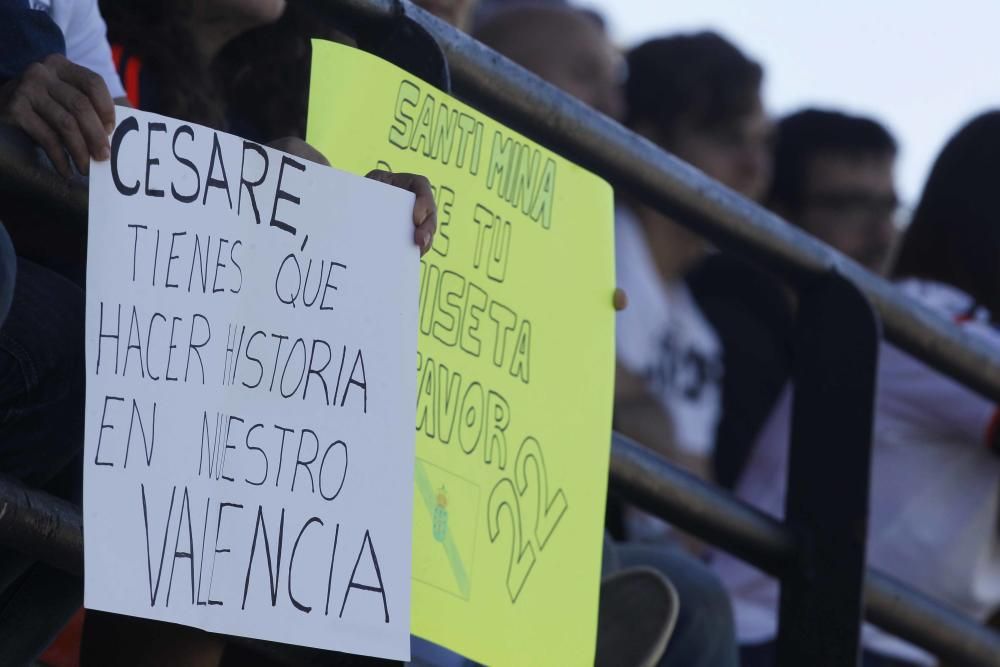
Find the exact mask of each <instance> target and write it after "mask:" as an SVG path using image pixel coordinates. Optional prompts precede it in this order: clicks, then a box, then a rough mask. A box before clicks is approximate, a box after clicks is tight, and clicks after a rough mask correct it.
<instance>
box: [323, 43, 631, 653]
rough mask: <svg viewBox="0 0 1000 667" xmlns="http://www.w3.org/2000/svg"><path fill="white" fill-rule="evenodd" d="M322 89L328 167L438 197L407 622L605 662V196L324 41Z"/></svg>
mask: <svg viewBox="0 0 1000 667" xmlns="http://www.w3.org/2000/svg"><path fill="white" fill-rule="evenodd" d="M311 86H312V87H311V96H310V104H309V132H308V140H309V142H310V143H312V144H313V145H314V146H316V147H317V148H319V150H321V151H322V152H323V153H324V154H325V155H326V156H327V158H328V159H329V160H330V161H331V162H332V163H333V166H335V167H339V168H341V169H345V170H347V171H352V172H355V173H359V174H362V173H366V172H367V171H369V170H371V169H374V168H383V169H389V170H392V171H397V172H413V173H419V174H423V175H425V176H427V177H428V178H429V179H430V181H431V183H432V184H433V186H434V190H435V197H436V201H437V204H438V232H437V236H436V238H435V241H434V246H433V248H432V249H431V251H430V252H429V253H427V255H425V257H424V259H423V261H422V263H421V289H420V323H419V326H420V336H419V342H418V361H417V364H418V369H417V370H418V387H419V391H418V398H417V446H416V447H417V448H416V452H417V461H416V466H415V482H416V483H415V485H414V489H415V491H414V499H413V504H414V516H413V591H412V630H413V633H414V634H416V635H418V636H421V637H424V638H426V639H429V640H430V641H433V642H436V643H438V644H442V645H444V646H447V647H448V648H451V649H452V650H455V651H458V652H459V653H462V654H463V655H465V656H467V657H469V658H472V659H474V660H476V661H479V662H484V663H487V664H491V665H528V664H549V665H554V664H558V665H578V664H579V665H582V664H593V658H594V642H595V636H596V626H597V603H598V588H599V579H600V560H601V540H602V537H603V524H604V505H605V496H606V491H607V479H608V448H609V442H610V431H611V404H612V389H613V377H614V310H613V306H612V294H613V291H614V259H613V257H614V251H613V222H612V220H613V204H612V192H611V188H610V187H609V186H608V184H607V183H605V182H604V181H602V180H600V179H599V178H597V177H596V176H594V175H593V174H591V173H589V172H587V171H585V170H583V169H581V168H580V167H578V166H576V165H574V164H572V163H570V162H568V161H567V160H564V159H562V158H560V157H559V156H558V155H556V154H554V153H552V152H550V151H547V150H545V149H543V148H541V147H540V146H538V145H537V144H535V143H533V142H531V141H529V140H527V139H526V138H524V137H523V136H521V135H520V134H518V133H516V132H513V131H512V130H509V129H508V128H506V127H504V126H503V125H501V124H499V123H497V122H495V121H493V120H492V119H490V118H489V117H488V116H486V115H484V114H482V113H479V112H477V111H475V110H474V109H472V108H471V107H469V106H467V105H465V104H462V103H460V102H458V101H456V100H455V99H453V98H452V97H450V96H448V95H446V94H444V93H443V92H441V91H440V90H438V89H436V88H434V87H433V86H431V85H430V84H428V83H426V82H424V81H421V80H420V79H417V78H415V77H413V76H411V75H409V74H407V73H406V72H404V71H403V70H401V69H399V68H397V67H395V66H393V65H391V64H389V63H387V62H385V61H383V60H380V59H378V58H376V57H374V56H371V55H369V54H366V53H364V52H361V51H358V50H355V49H352V48H349V47H345V46H341V45H338V44H332V43H328V42H319V41H317V42H314V44H313V66H312V84H311ZM385 270H386V271H392V270H393V269H392V267H391V266H386V267H385ZM372 400H378V399H377V397H372Z"/></svg>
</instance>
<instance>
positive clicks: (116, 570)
mask: <svg viewBox="0 0 1000 667" xmlns="http://www.w3.org/2000/svg"><path fill="white" fill-rule="evenodd" d="M117 114H118V119H117V128H116V130H115V132H114V134H113V135H112V156H111V159H110V160H109V161H104V162H95V163H93V164H92V167H91V175H90V217H89V220H90V222H89V247H88V273H87V325H86V351H87V355H86V358H87V408H86V444H85V463H84V467H85V490H84V496H85V497H84V518H85V521H84V526H85V559H86V560H85V562H86V580H85V591H86V592H85V604H86V606H87V607H88V608H91V609H100V610H103V611H110V612H116V613H121V614H128V615H133V616H141V617H144V618H150V619H158V620H163V621H170V622H173V623H181V624H185V625H190V626H195V627H199V628H203V629H206V630H211V631H214V632H220V633H225V634H230V635H240V636H245V637H255V638H259V639H267V640H273V641H279V642H287V643H294V644H301V645H306V646H313V647H319V648H325V649H335V650H340V651H349V652H353V653H364V654H369V655H375V656H381V657H386V658H396V659H407V658H408V657H409V630H410V580H411V576H410V552H411V514H412V494H413V456H414V455H413V451H414V434H413V427H412V415H413V400H414V396H416V384H415V378H414V376H413V370H412V369H413V363H414V361H415V359H416V334H415V331H416V327H417V299H418V289H419V287H418V282H419V264H418V257H419V251H418V249H417V248H416V246H414V245H413V242H412V233H413V232H412V222H411V220H412V208H413V195H412V194H410V193H407V192H404V191H402V190H399V189H397V188H392V187H389V186H386V185H382V184H380V183H376V182H374V181H371V180H368V179H364V178H359V177H357V176H354V175H351V174H347V173H344V172H340V171H337V170H334V169H331V168H329V167H324V166H320V165H318V164H314V163H311V162H307V161H305V160H302V159H299V158H297V157H293V156H290V155H287V154H284V153H279V152H278V151H275V150H272V149H269V148H265V147H262V146H259V145H257V144H254V143H252V142H248V141H244V140H242V139H239V138H237V137H234V136H231V135H226V134H222V133H219V132H214V131H212V130H210V129H207V128H205V127H200V126H197V125H192V124H187V123H183V122H181V121H177V120H174V119H172V118H165V117H162V116H157V115H154V114H149V113H142V112H138V111H133V110H130V109H124V108H121V107H119V108H118V110H117Z"/></svg>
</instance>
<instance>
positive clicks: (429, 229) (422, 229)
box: [413, 210, 437, 255]
mask: <svg viewBox="0 0 1000 667" xmlns="http://www.w3.org/2000/svg"><path fill="white" fill-rule="evenodd" d="M436 231H437V211H436V210H435V211H431V214H430V216H429V217H428V218H427V219H426V220H424V221H423V222H422V223H420V225H418V226H417V228H416V229H414V230H413V242H414V243H416V244H417V245H418V246H420V254H421V255H424V254H426V253H427V251H428V250H430V249H431V245H433V243H434V233H435V232H436Z"/></svg>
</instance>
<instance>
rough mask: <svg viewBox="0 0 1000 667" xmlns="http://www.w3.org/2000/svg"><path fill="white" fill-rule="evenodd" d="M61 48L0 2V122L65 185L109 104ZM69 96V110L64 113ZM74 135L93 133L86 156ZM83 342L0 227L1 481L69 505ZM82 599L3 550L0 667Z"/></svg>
mask: <svg viewBox="0 0 1000 667" xmlns="http://www.w3.org/2000/svg"><path fill="white" fill-rule="evenodd" d="M64 48H65V43H64V40H63V37H62V35H61V33H60V32H59V29H58V27H57V26H56V25H55V24H54V23H52V21H51V20H50V19H49V18H48V16H46V15H45V14H44V13H43V12H39V11H34V10H30V9H28V6H27V3H26V2H16V1H12V0H0V119H2V121H3V122H4V124H7V125H15V126H21V127H27V128H28V129H30V130H32V131H34V132H35V133H37V134H38V135H39V136H40V137H41V138H42V140H43V142H44V145H46V146H47V147H48V148H49V149H51V153H50V155H51V156H52V157H53V158H54V159H53V161H54V163H55V164H57V165H60V167H61V168H62V169H63V171H64V173H66V174H69V173H70V168H69V161H68V160H67V159H66V157H65V152H64V150H65V149H64V146H66V145H67V144H69V145H71V146H72V147H73V148H74V159H75V160H77V164H78V165H85V164H86V162H87V160H89V155H88V151H91V150H93V151H99V150H100V149H101V147H102V143H101V142H102V140H103V141H104V142H105V144H106V136H104V137H101V136H100V134H101V128H102V125H103V123H104V122H108V116H107V113H108V111H109V109H111V103H110V97H108V98H107V100H106V101H107V104H106V105H105V104H102V103H100V102H97V103H96V109H100V111H97V110H96V109H95V107H94V106H92V105H91V101H92V98H91V97H90V95H91V93H94V92H95V90H97V89H103V87H104V84H103V82H101V81H100V79H99V78H97V79H96V80H95V79H94V78H93V77H92V76H91V75H90V74H89V73H87V72H86V71H84V70H82V68H77V67H75V66H74V65H72V64H71V63H69V62H68V61H66V59H65V58H64V57H62V55H60V54H61V53H62V52H63V50H64ZM103 92H104V95H105V96H107V91H106V90H104V91H103ZM74 97H75V98H76V99H79V100H80V102H79V103H78V105H77V106H75V107H73V108H70V109H67V108H66V107H65V106H63V104H64V102H65V100H67V99H73V98H74ZM74 109H75V111H76V113H75V114H74V115H71V116H70V118H71V119H73V124H72V126H70V125H69V124H64V125H63V126H61V132H62V135H61V136H60V135H57V130H56V129H55V125H54V119H57V118H60V117H65V116H64V115H65V114H72V113H73V111H74ZM111 119H113V114H112V115H111ZM81 127H86V128H87V129H96V131H97V135H96V136H92V137H90V138H91V139H92V140H93V143H92V145H91V146H88V145H87V141H86V140H85V139H84V136H83V133H82V132H81V131H80V128H81ZM70 142H72V143H71V144H70ZM78 148H80V149H82V156H80V155H79V154H78V153H75V149H78ZM60 160H61V162H60ZM3 203H4V204H6V202H3ZM4 208H5V209H6V206H5V207H4ZM4 212H5V213H6V210H5V211H4ZM82 332H83V296H82V293H81V291H80V290H79V288H77V287H76V286H75V285H73V284H71V283H70V282H69V281H67V280H65V279H63V278H61V277H60V276H58V275H56V274H54V273H52V272H51V271H48V270H47V269H44V268H42V267H41V266H38V265H37V264H34V263H32V262H29V261H27V260H25V259H23V258H20V257H16V256H15V255H14V248H13V247H12V245H11V243H10V240H9V239H8V237H7V234H6V232H5V231H4V228H3V226H2V225H0V471H2V472H3V473H4V474H6V475H10V476H12V477H15V478H17V479H19V480H21V481H23V482H26V483H28V484H31V485H34V486H37V487H41V488H44V489H46V490H47V491H49V492H51V493H53V494H56V495H59V496H61V497H63V498H66V499H69V500H73V501H79V492H80V488H79V462H78V461H75V460H74V459H75V458H76V457H77V455H78V454H79V452H80V450H81V448H82V445H83V384H84V377H83V336H82ZM81 599H82V588H81V586H80V584H79V582H78V581H77V580H76V579H75V578H74V577H71V576H69V575H67V574H64V573H62V572H59V571H58V570H56V569H54V568H51V567H48V566H47V565H45V564H42V563H37V562H32V561H31V560H30V559H29V558H27V557H25V556H22V555H20V554H18V553H15V552H13V551H10V550H3V551H0V664H4V665H20V664H27V663H29V662H31V661H32V660H33V659H34V658H35V657H36V656H37V654H38V653H39V652H40V651H41V649H42V648H44V646H45V644H46V643H47V642H48V640H50V639H51V638H52V636H53V635H54V634H55V632H56V631H57V630H58V629H59V627H60V626H61V625H62V623H64V622H65V621H66V620H67V619H68V618H69V617H70V615H71V614H72V613H73V611H74V610H75V609H76V607H78V606H79V604H80V601H81Z"/></svg>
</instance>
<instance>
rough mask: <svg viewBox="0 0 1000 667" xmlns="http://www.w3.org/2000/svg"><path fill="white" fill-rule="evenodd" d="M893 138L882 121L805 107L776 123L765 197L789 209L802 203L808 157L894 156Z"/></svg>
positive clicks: (794, 208) (772, 202)
mask: <svg viewBox="0 0 1000 667" xmlns="http://www.w3.org/2000/svg"><path fill="white" fill-rule="evenodd" d="M895 154H896V140H895V139H893V138H892V135H891V134H890V133H889V130H887V129H886V128H885V127H884V126H883V125H882V124H881V123H879V122H878V121H875V120H872V119H870V118H863V117H861V116H851V115H848V114H846V113H841V112H839V111H828V110H825V109H805V110H803V111H798V112H796V113H793V114H791V115H789V116H785V117H784V118H782V119H781V121H780V122H779V123H778V126H777V128H776V138H775V145H774V174H773V176H772V180H771V192H770V194H769V195H768V198H767V201H768V202H769V203H770V205H772V206H774V205H780V206H782V207H785V208H787V209H790V210H792V211H794V210H796V209H797V208H799V207H800V206H801V205H802V198H803V196H804V194H805V181H806V173H807V170H808V166H809V162H810V160H813V159H814V158H816V157H817V156H820V155H838V156H845V157H852V158H853V157H869V156H877V157H882V156H889V157H891V156H894V155H895Z"/></svg>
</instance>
